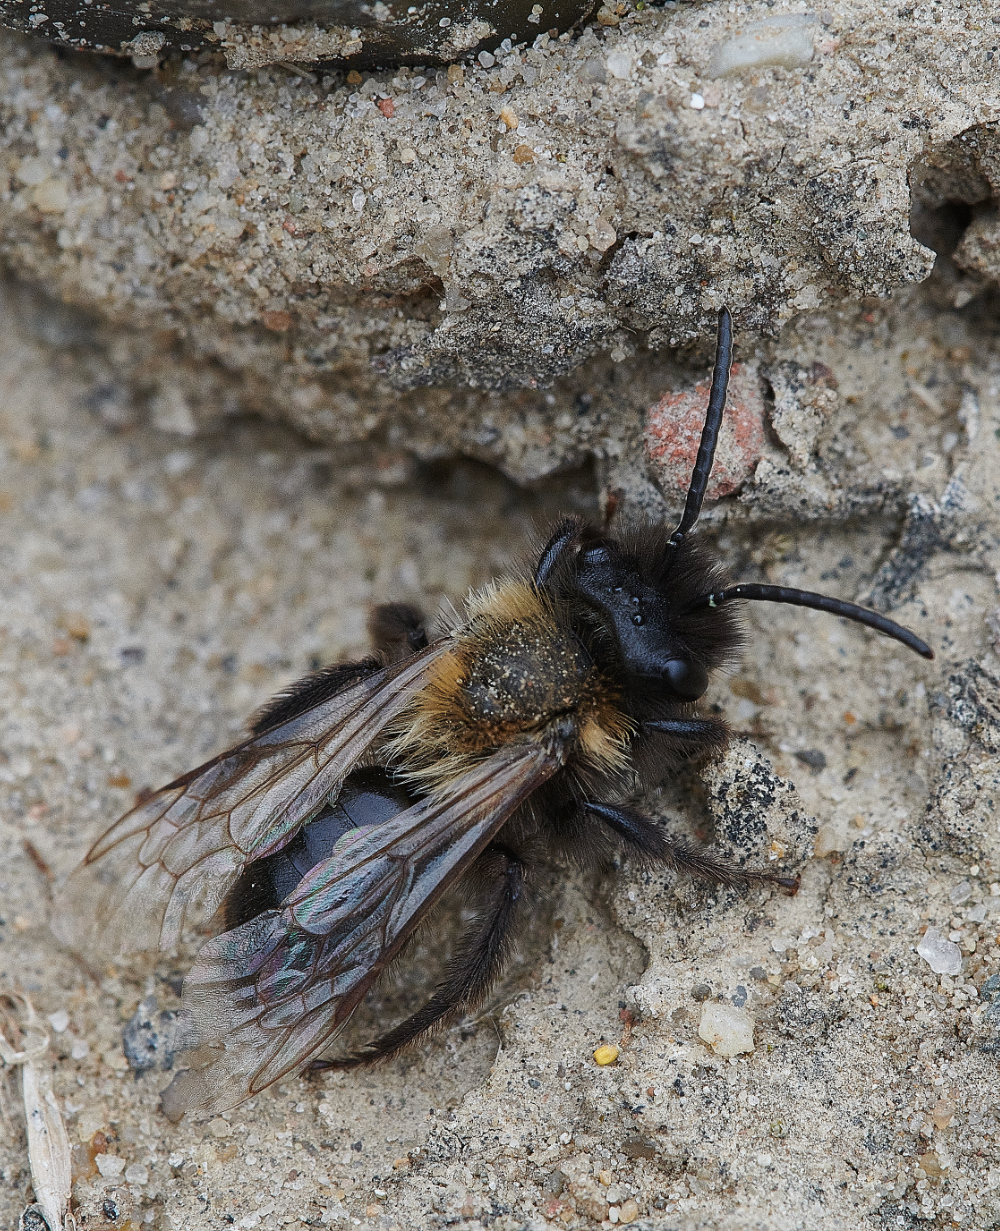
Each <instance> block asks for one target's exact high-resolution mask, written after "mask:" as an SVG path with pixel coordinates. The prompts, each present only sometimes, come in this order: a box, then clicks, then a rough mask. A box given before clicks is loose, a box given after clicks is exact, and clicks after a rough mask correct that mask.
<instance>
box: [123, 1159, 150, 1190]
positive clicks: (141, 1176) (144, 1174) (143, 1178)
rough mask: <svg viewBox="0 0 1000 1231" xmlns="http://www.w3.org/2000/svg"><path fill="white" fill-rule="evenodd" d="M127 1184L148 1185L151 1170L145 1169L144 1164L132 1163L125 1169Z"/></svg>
mask: <svg viewBox="0 0 1000 1231" xmlns="http://www.w3.org/2000/svg"><path fill="white" fill-rule="evenodd" d="M125 1182H126V1183H127V1184H139V1185H142V1184H148V1183H149V1168H148V1167H144V1166H143V1165H142V1163H130V1164H129V1165H128V1166H127V1167H126V1168H125Z"/></svg>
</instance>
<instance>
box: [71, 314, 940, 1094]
mask: <svg viewBox="0 0 1000 1231" xmlns="http://www.w3.org/2000/svg"><path fill="white" fill-rule="evenodd" d="M731 357H732V326H731V321H730V318H729V314H728V312H726V311H723V312H722V313H721V315H720V324H719V342H718V352H717V356H716V364H715V373H714V378H713V384H712V392H711V396H710V399H709V406H708V412H707V416H706V421H705V427H704V431H703V434H702V439H701V445H700V448H699V452H698V457H697V461H696V463H695V468H694V474H693V477H692V480H691V485H690V489H689V491H688V495H687V501H686V505H685V509H684V513H683V516H682V518H681V521H680V524H679V525H678V526H677V527H676V529H674V530H669V529H664V528H662V527H655V526H643V527H637V528H633V529H627V530H624V531H621V532H616V533H614V534H612V533H610V532H607V531H605V530H602V529H601V528H599V527H596V526H592V525H589V524H587V523H586V522H585V521H583V520H581V519H578V518H570V519H568V520H566V521H564V522H562V523H561V524H559V525H558V526H556V528H555V529H554V531H553V533H552V535H551V537H550V539H549V541H548V542H547V543H546V545H545V547H544V548H543V549H542V551H541V553H540V555H539V556H538V558H537V560H535V561H534V562H533V565H532V566H531V567H525V568H524V569H523V570H522V571H520V572H514V573H513V574H512V575H511V576H509V577H506V578H504V579H502V580H499V581H495V582H491V583H490V584H489V585H487V586H485V587H484V588H483V589H481V590H479V591H478V592H476V593H474V594H473V595H472V596H471V597H470V598H469V600H468V602H467V604H466V610H465V613H464V616H463V618H461V619H460V620H458V621H456V623H455V624H454V626H453V627H451V628H449V629H447V630H445V631H443V632H442V633H441V634H440V635H437V636H435V637H434V638H433V639H430V638H429V637H428V634H427V632H426V629H425V624H424V621H423V618H422V617H421V615H420V614H419V613H418V612H417V611H415V610H414V609H412V608H410V607H406V606H403V605H399V604H393V605H389V606H385V607H381V608H378V609H376V611H375V613H374V615H373V619H372V621H371V631H372V636H373V641H374V643H375V646H374V648H375V651H376V653H375V655H374V656H373V657H372V658H369V659H366V660H365V661H363V662H358V663H349V664H340V665H337V666H333V667H329V668H326V669H324V670H321V671H318V672H316V673H314V674H313V675H311V676H308V677H306V678H305V679H304V680H301V681H300V682H299V683H297V684H295V685H293V686H292V687H291V688H290V689H289V690H288V691H287V692H285V693H283V694H281V695H280V696H278V697H277V698H275V700H273V701H272V702H270V703H269V704H268V705H267V706H265V707H264V709H263V710H261V711H260V712H259V713H258V714H257V716H256V717H255V719H254V720H253V724H252V726H251V728H250V734H249V737H248V738H247V739H246V740H245V741H244V742H243V743H241V744H239V745H237V746H236V747H235V748H232V749H230V750H229V751H227V752H224V753H222V754H221V755H220V756H218V757H216V758H214V759H213V760H211V761H209V762H207V763H206V764H205V765H202V766H200V767H199V768H197V769H194V770H192V771H191V772H189V773H187V774H185V775H183V777H181V778H178V779H177V780H176V781H174V782H172V783H171V784H170V785H169V786H166V787H164V788H163V789H162V790H160V791H159V792H157V793H156V794H155V795H153V796H152V797H151V798H149V799H147V800H146V801H145V802H142V803H140V804H138V805H137V806H136V807H135V808H134V809H133V810H132V811H131V812H129V813H128V814H127V815H125V816H124V817H122V819H121V820H119V821H118V822H117V823H116V824H115V825H113V826H112V827H111V828H110V829H109V830H108V832H107V833H106V834H105V835H104V836H103V837H102V838H101V839H100V840H99V841H98V842H97V843H96V844H95V845H94V846H93V848H92V849H91V850H90V852H89V853H88V855H87V856H86V858H85V859H84V861H83V863H82V864H81V866H80V867H79V868H78V869H77V871H76V872H75V873H74V874H73V876H72V877H71V879H70V889H71V897H70V902H71V913H70V914H69V915H67V916H66V917H64V918H63V919H62V920H61V921H60V922H59V924H58V931H59V933H60V935H61V936H62V937H63V938H64V939H65V940H66V941H67V942H68V943H71V944H74V945H76V946H77V947H79V948H82V949H87V950H90V951H94V950H97V951H105V952H121V951H127V950H137V949H147V948H148V949H155V948H161V949H165V950H170V949H172V948H174V947H175V946H176V944H177V942H178V939H179V938H180V936H181V933H182V929H183V928H184V924H185V914H186V912H187V910H188V908H189V906H190V905H191V903H192V902H193V901H194V900H195V899H199V900H200V901H201V902H202V903H203V904H204V905H207V907H208V908H209V910H212V911H215V910H217V911H218V912H219V914H220V917H221V919H222V928H223V930H222V931H221V932H220V933H219V934H218V935H217V936H215V937H214V938H213V939H212V940H210V941H209V942H208V943H207V944H205V945H204V946H203V947H202V949H201V951H200V952H199V954H198V957H197V959H196V961H195V964H194V967H193V968H192V970H191V972H190V973H189V975H188V976H187V978H186V979H185V981H184V1013H185V1022H186V1026H185V1030H186V1037H185V1041H186V1043H187V1044H188V1045H189V1047H190V1048H191V1050H190V1052H189V1054H188V1058H187V1064H188V1067H187V1068H185V1069H184V1070H183V1071H181V1072H179V1073H178V1074H177V1076H176V1077H175V1078H174V1080H173V1082H172V1083H171V1085H170V1087H169V1088H168V1089H167V1090H166V1091H165V1093H164V1096H163V1105H164V1110H165V1111H166V1112H167V1114H168V1115H170V1116H172V1117H179V1116H180V1115H182V1114H183V1113H184V1112H185V1111H186V1110H195V1109H196V1110H203V1111H218V1110H224V1109H226V1108H229V1107H232V1106H234V1105H235V1104H237V1103H239V1102H240V1101H241V1100H243V1099H245V1098H247V1097H249V1096H250V1095H254V1094H257V1093H259V1092H260V1091H261V1090H263V1089H264V1088H265V1087H267V1086H268V1085H270V1084H271V1083H272V1082H275V1081H277V1080H278V1079H279V1078H281V1077H283V1076H284V1075H285V1074H287V1073H289V1072H291V1071H293V1070H295V1069H297V1068H299V1067H301V1066H303V1065H305V1064H307V1063H310V1062H312V1063H315V1062H317V1061H319V1063H320V1064H322V1065H324V1066H336V1067H351V1066H354V1065H359V1064H369V1063H372V1062H374V1061H377V1060H381V1059H384V1058H386V1057H389V1056H392V1055H394V1054H395V1053H397V1052H398V1051H400V1050H401V1049H402V1048H404V1047H406V1046H407V1045H408V1044H409V1043H411V1042H412V1041H413V1040H414V1039H415V1038H417V1037H419V1036H420V1035H421V1034H423V1033H424V1032H425V1031H427V1030H429V1029H430V1028H431V1027H433V1026H434V1025H436V1024H438V1023H440V1022H443V1021H447V1020H449V1019H454V1018H455V1016H456V1015H458V1014H461V1013H464V1012H467V1011H468V1010H470V1009H471V1008H474V1007H475V1006H476V1005H477V1004H479V1003H480V1002H481V1001H482V1000H483V999H484V997H485V996H486V995H487V993H488V992H489V990H490V988H491V987H492V986H493V984H494V983H495V982H496V980H497V978H498V977H499V975H500V974H501V973H502V971H503V968H504V964H505V961H506V959H507V956H508V953H509V949H510V944H511V940H512V937H513V936H514V934H515V932H516V928H517V925H518V920H519V918H520V917H522V916H523V912H524V904H525V899H526V897H527V896H528V895H529V894H530V893H531V890H532V870H533V869H534V868H536V867H537V866H538V863H539V860H540V858H541V857H542V856H543V855H544V854H545V853H547V852H549V851H552V850H556V851H558V852H563V853H565V854H567V855H569V856H573V857H576V858H579V859H582V860H584V861H586V860H588V859H598V858H602V857H604V856H606V855H607V853H608V850H609V847H611V846H612V845H617V846H618V847H620V848H622V849H624V851H625V852H626V853H629V854H631V855H633V856H635V857H637V858H639V859H641V860H644V861H646V862H649V863H653V864H660V865H667V866H670V867H672V868H674V869H676V870H678V871H682V872H686V873H689V874H691V875H694V876H698V877H702V878H705V879H707V880H709V881H714V882H719V883H723V884H726V885H745V884H753V883H766V882H770V883H773V884H775V885H776V886H777V887H778V888H780V889H782V890H784V891H786V892H789V893H794V892H795V890H796V888H797V885H798V880H797V878H796V877H795V876H794V875H792V874H784V873H780V872H774V871H767V870H763V869H761V870H754V869H746V868H742V867H738V866H735V865H734V864H732V863H731V862H729V861H727V860H725V859H722V858H720V857H719V856H717V855H715V854H713V853H712V852H710V851H708V850H705V849H702V848H698V847H696V846H693V845H691V844H689V843H686V842H684V841H679V840H676V839H674V838H671V837H670V836H669V835H668V834H667V833H665V832H664V830H663V829H662V828H661V827H660V826H659V825H658V824H657V823H656V822H655V821H653V820H651V819H650V818H648V817H646V816H644V815H643V814H642V813H641V812H640V811H639V810H637V809H636V808H634V807H632V806H630V805H629V804H628V802H626V801H627V799H628V798H629V797H630V796H631V795H634V794H635V792H636V787H637V786H639V787H649V786H652V785H654V784H655V783H656V780H657V777H658V776H662V775H663V773H665V772H666V771H667V770H668V769H670V768H671V767H675V766H677V765H678V764H679V763H681V762H684V761H686V760H688V759H690V758H692V757H696V756H700V755H703V754H705V753H706V752H712V751H713V750H718V749H721V748H722V747H723V746H724V745H725V742H726V738H727V728H726V726H725V723H724V722H723V721H722V720H721V719H719V718H716V717H712V716H706V715H704V714H701V713H699V712H698V709H697V703H698V701H699V699H700V698H701V697H702V696H703V694H704V693H705V690H706V689H707V687H708V684H709V680H710V677H711V675H712V672H713V671H715V670H717V669H718V668H720V667H721V666H723V665H724V664H725V663H726V662H727V661H729V660H731V659H732V657H733V655H734V653H735V651H736V650H737V649H738V648H739V645H740V638H741V634H740V626H739V622H738V617H737V611H736V606H737V600H753V601H772V602H783V603H791V604H793V605H797V606H805V607H814V608H818V609H819V610H822V611H828V612H831V613H833V614H835V615H840V616H844V617H846V618H848V619H851V620H854V621H857V622H859V623H861V624H865V625H867V626H868V627H870V628H872V629H875V630H876V631H879V632H882V633H885V634H887V635H888V636H890V637H893V638H895V639H896V640H898V641H901V642H902V643H903V644H904V645H907V646H909V647H910V648H911V649H913V650H916V652H917V653H919V654H922V655H924V656H925V657H927V658H930V657H933V654H932V652H931V650H930V649H929V648H928V646H927V645H926V644H925V643H924V642H923V641H921V640H920V639H919V638H918V637H916V636H915V635H914V634H913V633H911V632H909V631H908V630H907V629H904V628H902V627H900V626H899V625H898V624H895V623H893V622H892V621H891V620H888V619H886V618H885V617H884V616H881V615H878V614H877V613H875V612H871V611H867V610H865V609H864V608H861V607H857V606H855V605H853V604H851V603H845V602H841V601H840V600H838V599H833V598H828V597H825V596H823V595H818V594H811V593H807V592H805V591H801V590H792V589H786V588H783V587H778V586H767V585H758V584H742V585H739V584H737V585H733V584H731V583H730V581H729V580H728V578H727V577H726V575H725V572H724V570H723V569H722V568H721V566H720V565H719V563H718V562H717V561H716V560H715V559H714V558H713V557H712V556H711V555H710V554H709V553H708V552H707V551H706V550H705V549H704V548H703V547H701V546H700V545H698V544H697V542H695V540H694V539H693V538H692V537H691V531H692V529H693V528H694V525H695V523H696V521H697V518H698V514H699V511H700V509H701V504H702V499H703V496H704V492H705V487H706V485H707V482H708V477H709V474H710V472H711V468H712V459H713V456H714V452H715V443H716V439H717V436H718V431H719V426H720V423H721V420H722V414H723V410H724V406H725V396H726V387H727V382H728V376H729V368H730V363H731ZM459 885H460V886H462V888H463V890H464V893H465V895H466V898H467V900H468V901H469V902H470V904H471V906H472V907H473V908H474V909H473V911H472V912H470V914H471V916H472V919H473V921H472V922H471V923H469V924H468V925H467V931H466V933H465V934H464V935H463V936H461V937H460V939H459V941H458V943H457V945H456V946H455V950H454V955H453V956H452V958H451V959H450V961H449V964H448V965H447V967H446V969H445V970H444V973H443V975H442V977H441V979H440V981H439V983H438V985H437V987H436V988H434V989H433V990H432V991H430V992H429V994H428V998H427V1001H426V1003H425V1004H424V1005H423V1007H421V1008H419V1009H418V1010H417V1011H416V1012H414V1013H413V1014H411V1015H410V1016H409V1017H406V1018H405V1019H404V1020H403V1021H401V1022H399V1023H398V1024H397V1025H396V1026H394V1027H393V1028H392V1029H390V1030H389V1031H388V1032H386V1033H385V1034H382V1035H381V1036H380V1037H377V1038H375V1039H374V1040H373V1041H372V1042H371V1043H369V1044H368V1045H367V1046H365V1047H363V1048H361V1049H360V1050H358V1051H354V1052H348V1053H347V1054H345V1055H342V1056H339V1057H337V1056H334V1057H332V1058H331V1057H330V1056H329V1055H328V1052H329V1050H330V1048H331V1047H332V1046H333V1045H334V1043H335V1040H336V1036H337V1035H338V1033H339V1032H340V1031H341V1029H342V1028H343V1026H344V1024H345V1023H346V1021H347V1020H348V1018H349V1017H350V1015H351V1014H352V1013H353V1011H354V1010H355V1009H356V1008H357V1006H358V1005H359V1003H360V1002H361V1000H362V999H363V998H364V997H365V995H366V993H367V992H368V991H369V990H370V989H371V988H372V986H373V984H374V983H375V982H376V980H378V979H379V978H380V977H381V976H382V975H384V974H385V973H386V971H388V970H389V969H391V968H392V967H393V964H394V963H395V962H396V960H397V959H398V957H399V955H400V952H401V951H402V949H403V948H404V946H405V945H406V943H407V941H408V940H409V939H410V938H411V937H412V936H413V934H414V932H415V930H416V928H417V927H418V926H419V925H420V923H421V922H422V921H423V920H424V919H425V918H426V917H427V915H428V913H429V912H430V911H431V910H432V909H433V907H434V906H435V905H436V904H437V903H438V902H439V901H440V900H441V898H442V895H443V894H444V893H445V892H447V891H450V890H452V889H454V888H455V887H456V886H459Z"/></svg>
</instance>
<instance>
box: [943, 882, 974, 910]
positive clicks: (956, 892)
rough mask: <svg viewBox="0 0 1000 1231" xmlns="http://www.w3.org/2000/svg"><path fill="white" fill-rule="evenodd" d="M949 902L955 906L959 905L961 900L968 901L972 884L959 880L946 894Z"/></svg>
mask: <svg viewBox="0 0 1000 1231" xmlns="http://www.w3.org/2000/svg"><path fill="white" fill-rule="evenodd" d="M948 897H949V898H950V899H951V902H952V904H953V905H955V906H961V905H962V903H963V902H968V900H969V898H971V897H972V886H971V885H970V884H969V882H968V881H959V882H958V884H957V885H955V887H954V888H953V889H952V890H951V892H950V893H949V894H948Z"/></svg>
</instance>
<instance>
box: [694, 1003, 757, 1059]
mask: <svg viewBox="0 0 1000 1231" xmlns="http://www.w3.org/2000/svg"><path fill="white" fill-rule="evenodd" d="M753 1028H754V1017H753V1014H752V1013H748V1012H747V1010H746V1009H737V1008H736V1006H735V1005H731V1004H724V1003H720V1002H719V1001H717V1000H706V1001H705V1003H704V1004H703V1005H702V1009H701V1020H700V1021H699V1023H698V1037H699V1038H701V1039H704V1040H705V1042H706V1043H707V1044H708V1045H709V1047H711V1049H712V1051H714V1052H715V1053H716V1055H718V1056H739V1055H741V1054H742V1053H743V1052H749V1051H753Z"/></svg>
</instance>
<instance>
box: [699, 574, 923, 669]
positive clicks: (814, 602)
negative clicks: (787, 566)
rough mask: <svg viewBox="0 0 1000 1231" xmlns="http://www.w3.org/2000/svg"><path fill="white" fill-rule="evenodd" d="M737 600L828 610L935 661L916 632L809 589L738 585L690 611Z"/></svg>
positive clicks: (706, 596)
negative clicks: (883, 634) (882, 634)
mask: <svg viewBox="0 0 1000 1231" xmlns="http://www.w3.org/2000/svg"><path fill="white" fill-rule="evenodd" d="M734 598H742V599H750V600H753V601H758V602H766V603H788V604H789V605H790V606H792V607H812V608H814V610H816V611H829V612H831V613H832V614H833V615H838V616H843V617H844V619H845V620H854V621H855V622H856V623H858V624H866V625H867V626H868V627H869V628H874V629H875V631H876V632H879V633H885V635H886V636H887V637H892V638H893V639H894V640H895V641H901V642H902V643H903V645H906V646H909V647H910V649H911V650H916V652H917V653H918V654H919V655H921V657H923V658H933V657H934V651H933V650H932V649H931V647H930V646H929V645H928V644H927V642H926V641H921V640H920V638H919V637H918V636H917V635H916V633H911V632H910V630H909V629H908V628H904V627H903V626H902V624H897V623H896V622H895V620H889V619H886V617H885V616H884V615H879V613H878V612H877V611H869V610H868V608H867V607H859V606H858V605H857V604H856V603H845V602H844V601H843V600H842V599H839V598H829V597H828V596H827V595H825V594H813V593H812V592H811V591H809V590H790V589H788V588H787V587H785V586H762V585H757V584H756V583H755V582H744V583H742V584H741V585H738V586H729V587H728V589H725V590H716V591H715V592H714V593H713V594H703V595H702V596H701V597H700V598H696V599H695V601H694V602H693V603H692V604H691V605H690V607H688V611H698V610H700V609H701V608H702V607H721V606H722V604H723V603H728V602H730V601H731V600H732V599H734Z"/></svg>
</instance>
